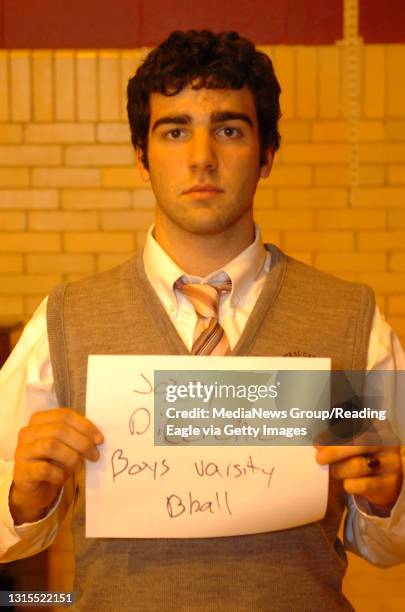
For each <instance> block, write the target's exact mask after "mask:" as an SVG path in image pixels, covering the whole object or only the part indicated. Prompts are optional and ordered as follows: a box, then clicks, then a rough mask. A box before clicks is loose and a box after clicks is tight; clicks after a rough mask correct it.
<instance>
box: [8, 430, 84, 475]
mask: <svg viewBox="0 0 405 612" xmlns="http://www.w3.org/2000/svg"><path fill="white" fill-rule="evenodd" d="M35 461H50V462H52V463H53V464H56V465H58V466H60V467H61V468H62V469H63V470H65V471H67V472H69V473H72V472H74V471H76V470H78V469H80V467H81V456H80V455H79V453H77V452H76V451H74V450H72V449H71V448H70V447H69V446H66V445H65V444H63V443H62V442H60V441H59V440H55V439H54V438H45V439H42V440H37V441H36V442H34V443H33V444H29V445H26V446H23V447H21V448H19V449H17V451H16V463H21V462H26V463H27V462H28V463H29V462H35Z"/></svg>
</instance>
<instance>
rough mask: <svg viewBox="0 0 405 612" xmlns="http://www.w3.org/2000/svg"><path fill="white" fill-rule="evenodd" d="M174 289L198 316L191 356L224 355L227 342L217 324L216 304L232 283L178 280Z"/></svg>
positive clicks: (230, 287) (223, 332)
mask: <svg viewBox="0 0 405 612" xmlns="http://www.w3.org/2000/svg"><path fill="white" fill-rule="evenodd" d="M175 287H176V289H178V290H179V291H181V293H182V294H183V295H184V296H185V297H186V298H187V299H188V300H189V302H190V303H191V304H192V306H193V307H194V309H195V311H196V313H197V316H198V320H197V324H196V326H195V330H194V339H193V346H192V348H191V354H192V355H225V354H226V353H227V352H228V350H229V342H228V338H227V337H226V334H225V331H224V329H223V327H222V325H220V324H219V322H218V304H219V299H220V297H221V295H222V294H224V293H229V292H230V291H231V289H232V281H231V280H230V279H228V280H226V281H225V282H223V283H221V284H218V285H207V284H194V283H185V282H184V281H183V280H182V279H181V278H180V279H179V280H178V281H176V283H175Z"/></svg>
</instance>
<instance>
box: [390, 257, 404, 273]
mask: <svg viewBox="0 0 405 612" xmlns="http://www.w3.org/2000/svg"><path fill="white" fill-rule="evenodd" d="M389 269H390V270H392V271H393V272H405V253H391V256H390V262H389Z"/></svg>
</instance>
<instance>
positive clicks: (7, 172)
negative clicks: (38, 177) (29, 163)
mask: <svg viewBox="0 0 405 612" xmlns="http://www.w3.org/2000/svg"><path fill="white" fill-rule="evenodd" d="M29 184H30V173H29V170H28V169H27V168H0V188H1V187H28V185H29Z"/></svg>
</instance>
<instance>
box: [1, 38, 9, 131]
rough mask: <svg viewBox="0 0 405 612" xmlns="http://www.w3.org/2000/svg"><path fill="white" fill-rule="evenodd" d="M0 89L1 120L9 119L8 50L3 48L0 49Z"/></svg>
mask: <svg viewBox="0 0 405 612" xmlns="http://www.w3.org/2000/svg"><path fill="white" fill-rule="evenodd" d="M0 91H1V92H2V102H1V104H0V121H8V119H9V116H10V104H9V97H10V91H9V78H8V51H2V50H0Z"/></svg>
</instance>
